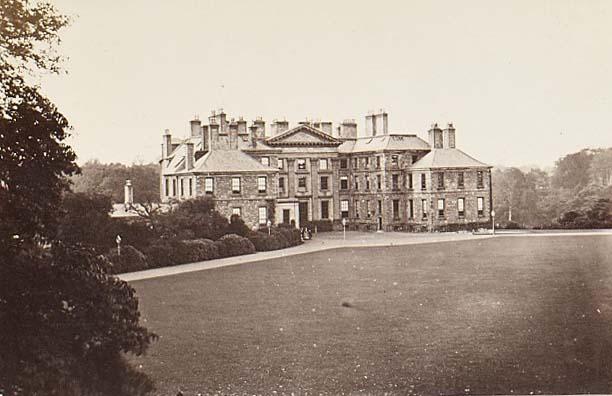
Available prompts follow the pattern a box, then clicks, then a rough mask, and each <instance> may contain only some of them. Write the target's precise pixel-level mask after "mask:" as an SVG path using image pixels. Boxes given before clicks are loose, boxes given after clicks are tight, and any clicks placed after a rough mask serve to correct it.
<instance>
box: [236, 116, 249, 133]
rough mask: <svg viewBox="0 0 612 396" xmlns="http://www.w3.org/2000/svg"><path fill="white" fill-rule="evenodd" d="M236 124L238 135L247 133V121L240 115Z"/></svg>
mask: <svg viewBox="0 0 612 396" xmlns="http://www.w3.org/2000/svg"><path fill="white" fill-rule="evenodd" d="M237 124H238V134H239V135H246V134H248V133H249V131H248V130H247V122H246V121H245V120H244V119H243V118H242V117H240V118H238V121H237Z"/></svg>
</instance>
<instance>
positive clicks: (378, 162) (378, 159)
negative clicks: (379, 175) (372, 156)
mask: <svg viewBox="0 0 612 396" xmlns="http://www.w3.org/2000/svg"><path fill="white" fill-rule="evenodd" d="M376 167H377V168H380V155H377V156H376Z"/></svg>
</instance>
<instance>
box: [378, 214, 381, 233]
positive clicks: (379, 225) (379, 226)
mask: <svg viewBox="0 0 612 396" xmlns="http://www.w3.org/2000/svg"><path fill="white" fill-rule="evenodd" d="M378 231H382V216H378Z"/></svg>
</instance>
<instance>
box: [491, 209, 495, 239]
mask: <svg viewBox="0 0 612 396" xmlns="http://www.w3.org/2000/svg"><path fill="white" fill-rule="evenodd" d="M491 222H492V223H493V224H492V228H493V235H495V211H494V210H492V211H491Z"/></svg>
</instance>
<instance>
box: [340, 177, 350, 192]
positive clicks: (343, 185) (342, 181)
mask: <svg viewBox="0 0 612 396" xmlns="http://www.w3.org/2000/svg"><path fill="white" fill-rule="evenodd" d="M340 190H348V177H346V176H340Z"/></svg>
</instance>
